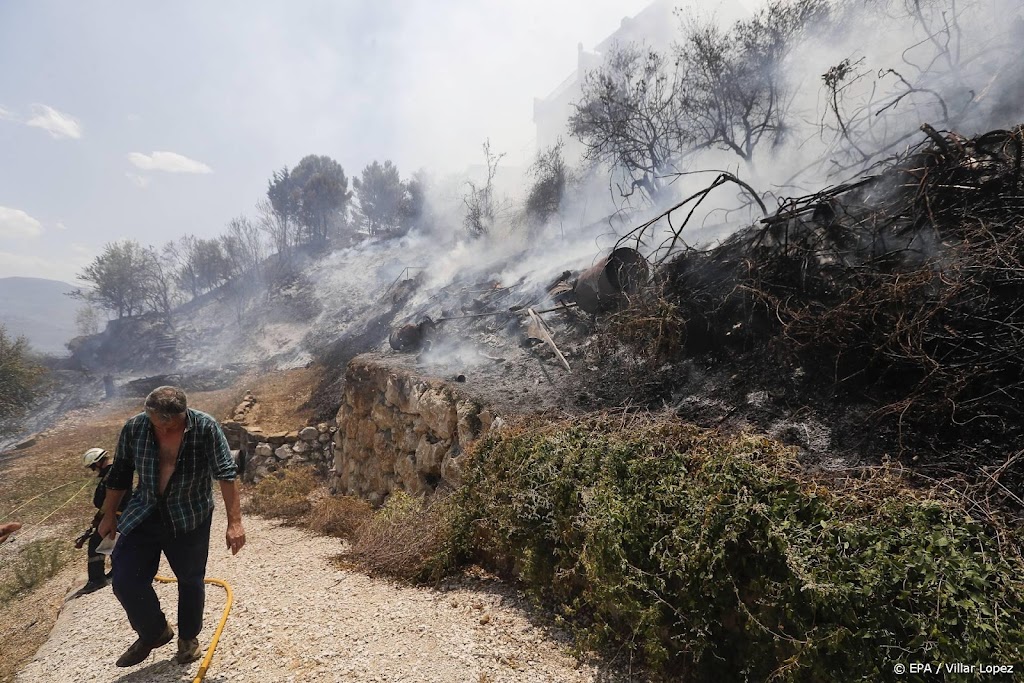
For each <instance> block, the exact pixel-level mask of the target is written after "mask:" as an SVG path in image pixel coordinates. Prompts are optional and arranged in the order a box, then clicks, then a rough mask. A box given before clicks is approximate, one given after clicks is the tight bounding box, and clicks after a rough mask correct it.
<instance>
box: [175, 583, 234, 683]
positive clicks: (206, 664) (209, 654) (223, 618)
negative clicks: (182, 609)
mask: <svg viewBox="0 0 1024 683" xmlns="http://www.w3.org/2000/svg"><path fill="white" fill-rule="evenodd" d="M156 580H157V581H160V582H161V583H177V582H178V580H177V579H171V578H168V577H166V576H157V577H156ZM205 583H210V584H213V585H216V586H220V587H221V588H223V589H224V591H225V592H226V593H227V596H228V598H227V603H226V604H225V605H224V613H223V614H221V615H220V623H219V624H217V630H216V631H214V632H213V638H212V639H211V640H210V648H209V649H208V650H207V651H206V656H205V657H203V661H202V662H201V663H200V664H199V671H197V672H196V677H195V678H193V679H192V683H200V682H201V681H202V680H203V678H205V677H206V670H207V669H209V668H210V662H211V661H212V660H213V652H214V650H216V649H217V642H218V641H219V640H220V634H221V632H222V631H223V630H224V624H226V623H227V621H228V613H230V612H231V603H232V602H234V600H235V594H234V593H233V592H232V591H231V585H230V584H228V582H227V581H224V580H222V579H206V580H205Z"/></svg>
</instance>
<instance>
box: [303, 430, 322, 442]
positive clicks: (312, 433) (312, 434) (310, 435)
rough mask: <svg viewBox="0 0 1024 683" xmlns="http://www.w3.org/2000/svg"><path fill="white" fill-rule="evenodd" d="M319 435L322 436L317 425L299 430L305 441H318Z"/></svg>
mask: <svg viewBox="0 0 1024 683" xmlns="http://www.w3.org/2000/svg"><path fill="white" fill-rule="evenodd" d="M318 436H320V432H319V431H317V428H316V427H306V428H305V429H303V430H302V431H300V432H299V438H300V439H302V440H303V441H316V437H318Z"/></svg>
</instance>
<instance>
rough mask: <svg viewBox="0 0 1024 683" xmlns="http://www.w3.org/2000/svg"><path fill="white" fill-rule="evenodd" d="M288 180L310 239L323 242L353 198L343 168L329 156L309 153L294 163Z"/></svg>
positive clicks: (340, 219) (342, 216)
mask: <svg viewBox="0 0 1024 683" xmlns="http://www.w3.org/2000/svg"><path fill="white" fill-rule="evenodd" d="M288 182H289V183H292V184H294V188H295V195H294V196H295V197H297V199H298V211H297V215H298V217H299V220H300V221H301V222H302V224H303V225H304V226H305V228H306V231H307V236H308V239H309V242H311V243H315V242H321V243H322V242H326V241H327V239H328V238H329V237H330V234H331V229H332V227H333V226H335V225H336V224H338V223H340V222H343V221H344V220H345V213H346V209H347V208H348V202H349V200H350V199H351V198H352V192H351V191H350V190H349V189H348V178H347V177H346V176H345V171H344V169H342V167H341V165H340V164H339V163H338V162H337V161H335V160H334V159H331V158H330V157H327V156H316V155H313V154H310V155H309V156H306V157H303V158H302V159H301V160H300V161H299V163H298V165H296V166H295V168H294V169H293V170H292V172H291V174H290V176H289V180H288ZM272 201H273V200H272Z"/></svg>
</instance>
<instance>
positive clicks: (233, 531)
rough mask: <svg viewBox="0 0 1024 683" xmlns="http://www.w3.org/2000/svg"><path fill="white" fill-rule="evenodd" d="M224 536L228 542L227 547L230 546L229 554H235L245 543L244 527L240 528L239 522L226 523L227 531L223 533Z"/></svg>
mask: <svg viewBox="0 0 1024 683" xmlns="http://www.w3.org/2000/svg"><path fill="white" fill-rule="evenodd" d="M225 538H226V539H227V542H228V547H229V548H231V554H232V555H237V554H238V551H239V550H241V549H242V546H243V545H245V529H243V528H242V523H241V522H231V523H229V524H228V532H227V533H226V534H225Z"/></svg>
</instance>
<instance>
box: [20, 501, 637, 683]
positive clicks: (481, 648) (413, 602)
mask: <svg viewBox="0 0 1024 683" xmlns="http://www.w3.org/2000/svg"><path fill="white" fill-rule="evenodd" d="M244 522H245V525H246V534H247V544H246V546H245V548H244V549H243V550H242V551H241V552H240V553H239V554H238V555H237V556H235V557H232V556H231V554H230V553H229V552H228V551H227V550H226V549H225V548H224V547H223V540H222V539H223V531H224V528H225V522H224V517H223V513H222V510H221V508H220V506H219V505H218V508H217V511H216V513H215V516H214V521H213V541H212V543H211V546H212V547H211V552H210V561H209V565H208V568H207V576H209V577H215V578H220V579H224V580H225V581H227V582H228V583H229V584H231V586H232V588H233V590H234V598H235V604H234V607H233V608H232V610H231V615H230V617H228V621H227V626H226V627H225V629H224V633H223V635H222V637H221V639H220V643H219V644H218V646H217V651H216V654H215V655H214V658H213V662H212V664H211V666H210V669H209V671H208V673H207V675H206V679H205V680H207V681H210V682H211V683H215V682H218V681H259V682H260V683H266V682H268V681H296V682H298V681H366V682H369V681H377V682H380V683H385V682H387V683H391V682H395V683H397V682H399V681H405V682H408V683H412V682H414V681H423V682H427V681H451V682H455V681H457V682H459V683H465V682H470V683H498V682H509V683H512V682H523V683H525V682H527V681H528V682H530V683H533V682H535V681H551V682H553V683H556V682H557V683H563V682H569V683H576V682H581V683H582V682H585V681H586V682H589V681H593V682H597V681H600V682H602V683H615V682H617V681H637V680H639V679H637V678H636V677H635V676H632V677H631V676H627V675H625V674H621V673H619V672H618V671H616V670H615V669H614V668H613V667H610V666H608V665H606V664H603V663H600V662H598V663H583V662H581V661H579V660H578V659H576V658H575V657H573V656H572V655H571V654H570V653H569V648H568V644H567V642H566V641H565V639H564V638H562V637H561V636H560V635H559V634H558V633H557V632H554V631H552V630H550V629H547V628H544V627H541V626H538V625H535V624H534V623H533V621H531V619H533V620H534V621H535V620H536V616H535V615H534V614H531V609H530V608H529V606H528V603H527V601H526V600H525V599H524V598H522V596H520V595H518V594H517V593H516V592H515V591H513V590H512V589H510V588H509V587H508V586H507V585H505V584H502V583H500V582H496V581H491V580H482V579H481V580H475V579H464V580H460V581H459V582H457V585H454V586H452V587H450V588H447V589H442V590H432V589H427V588H413V587H408V586H403V585H396V584H394V583H391V582H389V581H385V580H380V579H374V578H370V577H368V576H366V575H364V574H360V573H356V572H352V571H347V570H343V569H340V568H338V567H337V566H336V565H335V564H334V563H332V562H331V558H332V557H334V556H336V555H337V554H338V553H339V552H340V551H341V549H342V545H341V542H340V541H339V540H337V539H334V538H326V537H320V536H314V535H312V534H310V533H309V532H307V531H305V530H302V529H298V528H294V527H285V526H281V525H279V524H278V523H276V522H274V521H270V520H264V519H260V518H255V517H247V518H245V520H244ZM160 574H161V575H164V576H172V574H171V573H170V570H169V569H168V567H167V565H166V563H163V564H161V569H160ZM156 590H157V594H158V595H159V596H160V600H161V603H162V604H163V607H164V612H165V614H167V616H168V619H170V621H171V623H172V625H175V621H176V618H175V615H176V608H177V605H176V603H177V600H176V597H177V595H176V589H175V586H174V585H173V584H157V589H156ZM206 603H207V604H206V617H205V622H204V629H203V632H202V634H201V635H200V640H201V642H202V643H204V646H206V645H208V644H209V641H210V638H211V637H212V635H213V631H214V629H215V628H216V625H217V622H218V621H219V619H220V615H221V612H222V611H223V608H224V603H225V593H224V590H223V589H221V588H220V587H218V586H208V587H207V601H206ZM175 630H176V629H175ZM134 640H135V634H134V632H132V630H131V628H130V627H129V625H128V620H127V617H125V615H124V612H123V611H122V610H121V606H120V605H119V604H118V602H117V600H116V599H115V598H114V596H113V594H112V593H111V591H110V589H109V588H106V589H103V590H101V591H98V592H96V593H93V594H91V595H87V596H83V597H81V598H77V599H74V600H70V601H68V602H67V604H66V605H65V607H64V609H63V610H62V612H61V615H60V617H59V618H58V620H57V623H56V625H55V626H54V629H53V632H52V633H51V635H50V638H49V640H48V641H47V642H46V643H44V644H43V646H42V647H41V648H40V649H39V651H38V652H37V653H36V657H35V659H33V660H32V661H31V662H29V663H28V664H27V665H26V666H25V667H24V668H23V669H22V670H21V671H20V672H19V673H18V676H17V678H16V680H17V681H18V682H19V683H30V682H31V683H36V682H37V681H48V682H50V681H53V682H56V681H76V682H77V681H96V682H98V683H102V682H106V681H117V682H119V683H122V682H123V683H127V682H129V681H137V682H140V683H141V682H146V683H150V682H152V683H159V682H162V681H186V680H191V679H192V678H193V677H194V676H195V674H196V672H197V671H198V668H199V662H195V663H193V664H191V665H189V666H179V665H177V664H175V663H174V662H173V660H172V657H173V656H174V654H175V647H176V646H175V642H174V641H172V642H171V644H169V645H166V646H164V647H162V648H160V649H158V650H155V651H154V652H153V653H152V654H151V655H150V657H149V659H147V660H146V661H145V662H143V663H142V664H140V665H139V666H137V667H135V668H132V669H119V668H117V667H115V666H114V661H115V660H116V659H117V657H118V656H119V655H120V654H121V652H122V651H124V649H125V648H127V647H128V645H130V644H131V643H132V642H133V641H134Z"/></svg>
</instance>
